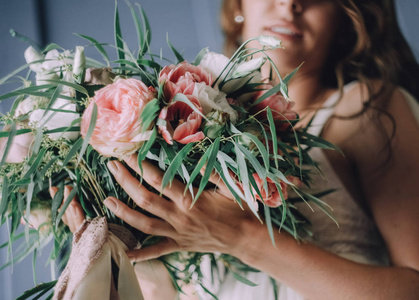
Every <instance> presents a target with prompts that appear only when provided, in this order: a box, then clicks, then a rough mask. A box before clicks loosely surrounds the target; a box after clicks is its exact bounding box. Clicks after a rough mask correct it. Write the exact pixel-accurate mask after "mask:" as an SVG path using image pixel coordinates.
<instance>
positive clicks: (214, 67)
mask: <svg viewBox="0 0 419 300" xmlns="http://www.w3.org/2000/svg"><path fill="white" fill-rule="evenodd" d="M229 60H230V59H229V58H228V57H227V56H225V55H222V54H219V53H215V52H208V53H207V54H205V55H204V57H203V58H202V60H201V62H200V63H199V65H200V66H202V67H203V68H204V69H205V70H206V71H207V72H209V73H211V74H212V76H213V77H214V80H215V79H216V78H217V77H218V76H220V74H221V72H223V70H224V69H225V67H226V66H227V64H228V62H229ZM226 71H227V70H226ZM225 74H227V72H225V73H224V74H223V75H224V76H223V77H225Z"/></svg>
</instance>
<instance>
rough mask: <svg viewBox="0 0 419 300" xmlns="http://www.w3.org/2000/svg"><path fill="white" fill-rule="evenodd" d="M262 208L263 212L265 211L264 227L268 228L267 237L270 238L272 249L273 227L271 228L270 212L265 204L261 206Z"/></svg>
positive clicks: (273, 241) (273, 239)
mask: <svg viewBox="0 0 419 300" xmlns="http://www.w3.org/2000/svg"><path fill="white" fill-rule="evenodd" d="M263 208H264V211H265V223H266V227H267V228H268V232H269V236H270V237H271V241H272V245H273V246H274V247H276V246H275V236H274V230H273V226H272V218H271V211H270V208H269V206H267V205H266V204H263Z"/></svg>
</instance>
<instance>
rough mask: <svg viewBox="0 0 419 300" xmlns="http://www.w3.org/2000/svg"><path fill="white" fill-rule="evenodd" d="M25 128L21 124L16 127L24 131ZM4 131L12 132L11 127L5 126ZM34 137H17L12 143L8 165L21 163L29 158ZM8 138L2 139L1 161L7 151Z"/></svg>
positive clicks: (7, 160)
mask: <svg viewBox="0 0 419 300" xmlns="http://www.w3.org/2000/svg"><path fill="white" fill-rule="evenodd" d="M23 128H24V127H23V126H22V125H20V124H17V125H16V129H17V130H19V129H23ZM4 131H10V126H5V128H4ZM33 139H34V138H33V135H32V134H31V133H24V134H19V135H15V137H14V138H13V141H12V145H11V147H10V148H9V152H8V153H7V157H6V162H7V163H21V162H23V161H24V159H25V158H26V157H28V156H29V154H30V150H31V145H32V143H33ZM7 140H8V138H6V137H4V138H1V139H0V159H1V157H3V155H4V151H5V150H6V146H7Z"/></svg>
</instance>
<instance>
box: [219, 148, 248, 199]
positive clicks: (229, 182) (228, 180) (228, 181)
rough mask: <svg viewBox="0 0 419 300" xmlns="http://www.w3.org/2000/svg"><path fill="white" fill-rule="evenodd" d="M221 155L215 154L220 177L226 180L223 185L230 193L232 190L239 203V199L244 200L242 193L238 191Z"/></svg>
mask: <svg viewBox="0 0 419 300" xmlns="http://www.w3.org/2000/svg"><path fill="white" fill-rule="evenodd" d="M221 153H222V152H221V151H219V152H218V153H217V159H218V161H219V163H220V165H221V169H222V175H223V177H224V178H225V179H226V181H225V183H226V185H227V187H228V188H229V190H230V191H231V190H233V191H234V193H235V194H236V195H238V196H239V199H236V200H237V201H240V202H241V199H245V196H244V195H243V192H242V191H241V190H240V188H239V187H238V186H237V184H236V182H235V180H234V179H233V178H232V177H231V175H230V172H229V170H228V167H227V164H226V161H225V159H224V156H223V155H222V154H221ZM219 173H220V172H219ZM220 175H221V174H220Z"/></svg>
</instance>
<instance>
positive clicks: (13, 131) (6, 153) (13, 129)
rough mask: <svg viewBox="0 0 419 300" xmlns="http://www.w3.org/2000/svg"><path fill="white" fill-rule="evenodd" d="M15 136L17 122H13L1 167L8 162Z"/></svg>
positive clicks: (0, 163)
mask: <svg viewBox="0 0 419 300" xmlns="http://www.w3.org/2000/svg"><path fill="white" fill-rule="evenodd" d="M15 136H16V123H15V122H13V123H12V125H11V127H10V133H9V138H8V139H7V143H6V147H5V148H4V152H3V157H2V158H1V162H0V168H1V167H2V166H3V165H4V163H5V162H6V158H7V156H8V154H9V151H10V148H11V147H12V144H13V139H14V138H15ZM5 177H6V176H5Z"/></svg>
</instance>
